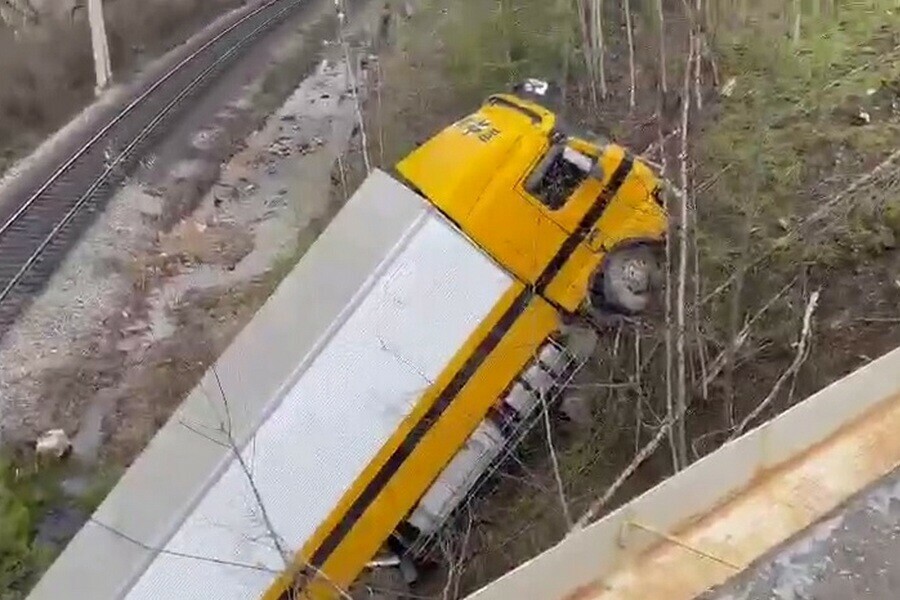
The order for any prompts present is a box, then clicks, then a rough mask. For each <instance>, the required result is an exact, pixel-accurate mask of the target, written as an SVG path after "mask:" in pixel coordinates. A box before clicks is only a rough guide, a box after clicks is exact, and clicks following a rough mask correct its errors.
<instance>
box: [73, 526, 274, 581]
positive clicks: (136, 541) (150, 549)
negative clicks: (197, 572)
mask: <svg viewBox="0 0 900 600" xmlns="http://www.w3.org/2000/svg"><path fill="white" fill-rule="evenodd" d="M88 521H89V522H91V523H93V524H94V525H97V526H98V527H101V528H102V529H105V530H106V531H108V532H110V533H112V534H113V535H115V536H117V537H120V538H122V539H123V540H125V541H126V542H129V543H130V544H134V545H135V546H137V547H138V548H141V549H143V550H146V551H148V552H152V553H154V554H162V555H165V556H174V557H176V558H186V559H189V560H196V561H200V562H207V563H212V564H216V565H224V566H226V567H237V568H239V569H247V570H249V571H262V572H264V573H272V574H273V575H277V574H278V573H279V572H280V571H277V570H274V569H270V568H268V567H265V566H263V565H258V564H256V565H253V564H250V563H241V562H235V561H231V560H225V559H221V558H215V557H212V556H200V555H198V554H190V553H187V552H177V551H175V550H166V549H165V548H155V547H153V546H150V545H149V544H145V543H144V542H142V541H141V540H139V539H137V538H135V537H132V536H130V535H128V534H127V533H125V532H123V531H119V530H118V529H116V528H115V527H113V526H112V525H107V524H106V523H104V522H102V521H98V520H97V519H95V518H94V517H90V518H89V519H88Z"/></svg>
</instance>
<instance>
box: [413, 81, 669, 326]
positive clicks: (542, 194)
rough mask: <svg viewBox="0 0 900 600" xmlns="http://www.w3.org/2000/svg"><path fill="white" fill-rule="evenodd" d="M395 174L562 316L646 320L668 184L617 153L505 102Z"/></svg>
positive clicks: (524, 105) (519, 101) (443, 136)
mask: <svg viewBox="0 0 900 600" xmlns="http://www.w3.org/2000/svg"><path fill="white" fill-rule="evenodd" d="M397 170H398V172H399V174H400V175H401V176H402V177H403V178H404V179H405V181H406V183H407V184H408V185H409V186H411V187H412V188H414V189H415V190H416V191H418V192H419V193H420V194H422V195H423V196H425V197H426V198H427V199H428V200H429V201H430V202H431V203H433V204H434V205H435V206H436V207H437V208H438V209H439V210H440V211H442V212H443V213H444V214H445V215H446V216H447V217H448V218H449V219H450V220H452V221H453V222H454V223H455V224H456V225H457V226H458V227H459V228H460V229H462V230H463V231H464V232H465V233H466V234H467V235H468V236H469V237H470V238H471V239H472V240H473V241H474V242H475V243H476V244H478V245H479V246H481V248H482V249H483V250H485V251H486V252H487V253H488V254H490V255H491V256H492V257H493V258H494V260H496V261H497V262H498V263H500V264H501V265H502V266H503V267H504V268H506V269H507V270H508V271H509V272H511V273H512V274H513V275H515V276H516V277H518V278H519V279H520V280H522V281H523V282H525V283H527V284H530V285H532V286H533V287H534V288H535V289H536V291H537V293H539V294H540V295H542V296H544V297H545V298H546V299H547V300H549V301H550V302H551V303H552V304H554V305H556V306H557V307H558V308H561V309H563V310H565V311H566V312H569V313H573V312H577V311H580V310H583V309H585V308H588V309H593V310H601V311H614V312H620V313H625V314H637V313H640V312H642V311H643V310H645V309H646V307H647V305H648V303H649V301H650V297H651V287H652V286H651V281H652V279H653V273H654V271H655V264H656V256H657V254H658V253H657V249H658V247H659V246H660V244H661V243H662V242H663V240H664V238H665V234H666V229H667V215H666V212H665V210H664V209H663V207H662V204H661V202H660V181H659V180H658V178H657V177H656V175H655V174H654V173H653V172H652V171H651V170H650V169H649V168H648V167H647V166H646V165H645V164H643V163H642V162H641V161H640V160H637V159H635V158H634V157H632V156H630V155H629V154H628V152H627V151H626V150H625V149H624V148H622V147H621V146H618V145H616V144H598V143H592V142H589V141H587V140H586V139H582V138H579V137H576V136H570V135H567V134H565V133H563V132H562V131H561V128H560V125H559V123H558V119H557V117H556V115H555V114H554V113H553V112H551V111H550V110H548V109H547V108H545V107H543V106H541V105H540V104H537V103H536V102H533V101H530V100H527V99H525V98H523V97H520V96H518V95H512V94H498V95H494V96H491V97H490V98H488V99H487V101H486V102H485V103H484V105H483V106H482V107H481V108H480V109H479V110H478V111H477V112H476V113H474V114H472V115H469V116H467V117H465V118H463V119H462V120H460V121H458V122H456V123H454V124H453V125H451V126H449V127H447V128H446V129H444V130H443V131H442V132H440V133H438V134H437V135H436V136H434V137H433V138H431V139H430V140H429V141H427V142H425V143H424V144H422V145H421V146H420V147H419V148H417V149H416V150H415V151H413V152H412V153H411V154H410V155H409V156H407V157H406V158H405V159H403V160H402V161H401V162H400V163H399V164H398V165H397Z"/></svg>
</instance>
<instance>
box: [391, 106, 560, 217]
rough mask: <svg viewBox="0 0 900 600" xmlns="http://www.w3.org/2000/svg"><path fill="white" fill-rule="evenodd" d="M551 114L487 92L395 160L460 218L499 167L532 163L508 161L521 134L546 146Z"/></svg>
mask: <svg viewBox="0 0 900 600" xmlns="http://www.w3.org/2000/svg"><path fill="white" fill-rule="evenodd" d="M555 124H556V116H555V115H554V113H552V112H551V111H549V110H547V109H545V108H543V107H542V106H540V105H538V104H535V103H533V102H529V101H527V100H523V99H521V98H518V97H516V96H512V95H508V94H498V95H494V96H491V97H489V98H488V99H487V101H486V102H485V103H484V105H482V107H481V108H480V109H479V110H478V111H477V112H475V113H473V114H471V115H468V116H466V117H464V118H463V119H460V120H459V121H457V122H456V123H454V124H452V125H450V126H449V127H447V128H446V129H444V130H443V131H441V132H440V133H438V134H437V135H435V136H434V137H432V138H431V139H429V140H428V141H427V142H425V143H424V144H422V145H421V146H419V147H418V148H417V149H416V150H414V151H413V152H412V153H411V154H410V155H409V156H407V157H406V158H405V159H403V160H402V161H400V163H398V165H397V171H398V172H399V173H400V175H402V176H403V178H404V179H405V180H406V182H407V183H408V184H409V185H410V186H412V187H413V188H415V189H416V190H417V191H419V192H420V193H421V194H422V195H424V196H426V197H427V198H428V199H429V200H430V201H431V202H432V203H434V204H435V206H437V207H438V208H439V209H440V210H441V211H443V212H444V213H446V214H447V215H449V216H450V217H451V218H452V219H454V220H455V221H457V222H461V221H464V220H465V218H466V217H467V216H468V214H469V212H470V211H471V210H472V209H473V208H474V206H475V204H476V203H477V202H478V199H479V197H480V196H481V194H482V192H483V191H484V189H485V188H486V187H487V185H488V183H490V181H491V180H492V179H493V178H494V177H495V176H496V175H497V173H498V170H501V169H510V168H512V169H518V170H520V171H521V173H520V174H519V175H520V178H521V177H524V176H525V174H526V173H527V170H528V169H529V168H530V167H531V166H532V164H531V162H528V163H522V161H517V160H511V158H512V154H513V152H514V151H515V150H516V148H517V146H518V145H519V143H520V142H521V140H522V138H523V137H528V138H532V139H538V140H541V141H542V142H543V145H544V146H547V145H549V143H550V141H549V140H550V135H551V133H552V132H553V130H554V127H555Z"/></svg>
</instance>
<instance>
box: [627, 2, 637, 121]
mask: <svg viewBox="0 0 900 600" xmlns="http://www.w3.org/2000/svg"><path fill="white" fill-rule="evenodd" d="M625 36H626V37H627V38H628V75H629V88H628V106H629V107H630V108H631V109H632V110H634V107H635V104H636V102H635V88H636V87H637V83H636V81H635V79H636V76H635V69H634V25H633V24H632V22H631V0H625Z"/></svg>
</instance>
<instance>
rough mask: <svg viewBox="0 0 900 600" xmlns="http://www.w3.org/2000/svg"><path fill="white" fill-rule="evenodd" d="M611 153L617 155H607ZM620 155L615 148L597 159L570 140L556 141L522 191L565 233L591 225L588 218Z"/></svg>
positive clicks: (527, 179) (525, 181)
mask: <svg viewBox="0 0 900 600" xmlns="http://www.w3.org/2000/svg"><path fill="white" fill-rule="evenodd" d="M611 154H618V156H607V155H611ZM621 157H622V152H621V151H620V152H614V151H612V152H607V153H604V155H603V156H602V157H601V158H600V159H598V158H596V157H594V156H590V155H589V154H586V153H585V152H583V151H581V150H579V149H578V148H576V147H574V146H573V145H572V144H571V143H567V144H557V145H555V146H552V147H551V148H550V150H549V151H548V152H547V154H546V155H545V156H544V158H543V159H542V160H541V161H540V162H538V164H537V165H535V167H534V169H533V170H532V171H531V172H530V173H529V174H528V176H527V177H526V178H525V180H524V181H523V183H522V193H523V195H525V196H526V197H527V198H528V199H529V200H530V201H531V202H533V203H534V204H536V205H538V206H539V207H540V210H541V212H542V213H543V214H544V215H545V216H546V218H548V219H550V220H552V221H554V222H555V223H556V224H557V225H559V227H561V228H562V229H563V230H564V231H566V233H568V234H570V235H571V234H574V233H575V232H576V231H578V230H579V228H584V227H588V228H591V227H593V225H594V223H593V222H592V223H587V222H585V219H586V218H587V217H588V216H589V215H590V212H591V208H592V207H594V206H595V204H596V203H597V200H598V198H599V196H600V193H601V191H602V190H603V188H604V187H605V186H606V185H607V183H608V182H609V180H610V177H611V175H612V172H613V171H614V169H615V166H616V164H617V163H618V162H619V161H620V160H621ZM597 216H599V215H597ZM592 220H596V219H592Z"/></svg>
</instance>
